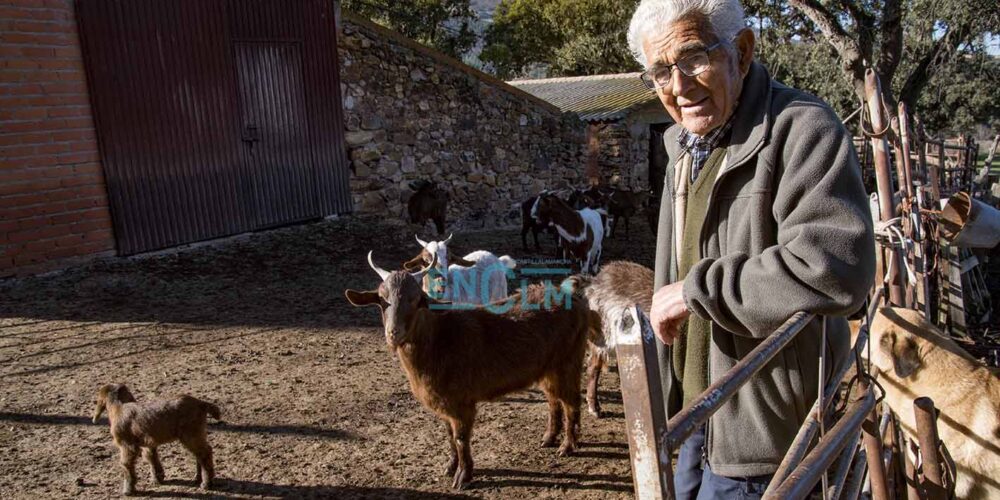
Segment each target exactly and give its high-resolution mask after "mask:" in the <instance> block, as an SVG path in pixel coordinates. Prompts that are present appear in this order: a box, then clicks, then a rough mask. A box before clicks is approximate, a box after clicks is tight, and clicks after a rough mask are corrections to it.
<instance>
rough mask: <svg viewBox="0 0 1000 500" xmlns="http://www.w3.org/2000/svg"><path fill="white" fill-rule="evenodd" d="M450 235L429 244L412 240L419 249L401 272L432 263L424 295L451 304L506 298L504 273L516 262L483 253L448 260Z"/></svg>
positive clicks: (476, 252) (509, 258) (505, 257)
mask: <svg viewBox="0 0 1000 500" xmlns="http://www.w3.org/2000/svg"><path fill="white" fill-rule="evenodd" d="M453 236H454V234H452V235H449V236H448V238H447V239H445V240H442V241H430V242H427V241H423V240H421V239H420V237H416V239H417V243H419V244H420V246H421V248H422V250H421V251H420V253H419V254H418V255H417V256H416V257H414V258H412V259H410V260H409V261H407V262H405V263H404V264H403V269H406V270H407V271H413V270H415V269H420V268H422V267H424V266H426V265H429V264H430V263H431V262H432V261H434V262H436V264H435V265H434V272H433V273H429V274H427V275H426V276H425V277H424V281H423V286H424V292H425V293H428V294H431V295H432V296H434V297H437V298H440V299H443V300H447V301H450V302H452V303H454V304H488V303H490V302H494V301H497V300H500V299H504V298H506V297H507V272H508V270H510V269H513V268H514V267H516V266H517V262H515V261H514V259H512V258H511V257H510V256H508V255H504V256H502V257H497V256H496V255H494V254H493V253H491V252H488V251H486V250H476V251H475V252H472V253H469V254H467V255H465V256H464V257H459V258H454V259H452V258H451V257H450V256H449V254H448V243H450V242H451V238H452V237H453Z"/></svg>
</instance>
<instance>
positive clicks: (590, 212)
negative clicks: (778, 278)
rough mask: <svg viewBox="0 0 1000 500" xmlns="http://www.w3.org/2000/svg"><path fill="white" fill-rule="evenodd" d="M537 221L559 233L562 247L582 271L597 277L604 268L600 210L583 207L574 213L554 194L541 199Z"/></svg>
mask: <svg viewBox="0 0 1000 500" xmlns="http://www.w3.org/2000/svg"><path fill="white" fill-rule="evenodd" d="M531 215H532V217H534V218H535V219H536V220H538V222H539V223H540V224H542V225H544V226H551V227H554V228H555V229H556V231H558V232H559V237H560V238H561V239H562V242H561V244H562V245H563V248H564V249H565V250H566V251H567V253H568V254H569V255H570V256H572V258H574V259H575V260H576V261H577V262H578V263H579V265H580V272H582V273H584V274H596V273H597V272H598V271H600V266H601V243H602V241H603V239H604V232H605V227H604V222H603V220H602V218H601V217H602V214H601V212H600V211H598V210H594V209H590V208H584V209H582V210H573V209H572V208H570V206H569V205H567V204H566V202H565V201H563V200H562V199H560V198H559V197H558V196H555V195H553V194H544V195H541V196H540V197H539V201H538V203H537V204H536V205H535V208H534V210H533V212H532V214H531Z"/></svg>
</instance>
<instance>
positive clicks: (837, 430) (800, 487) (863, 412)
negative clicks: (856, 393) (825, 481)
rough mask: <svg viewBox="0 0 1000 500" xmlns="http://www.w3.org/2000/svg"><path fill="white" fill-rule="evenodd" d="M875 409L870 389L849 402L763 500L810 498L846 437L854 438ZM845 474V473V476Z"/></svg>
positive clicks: (873, 397) (847, 440) (846, 439)
mask: <svg viewBox="0 0 1000 500" xmlns="http://www.w3.org/2000/svg"><path fill="white" fill-rule="evenodd" d="M874 408H875V396H874V395H872V392H871V390H867V391H865V392H864V393H863V394H862V395H861V396H860V397H858V398H857V399H855V400H854V401H852V402H851V404H850V405H849V406H848V408H847V411H846V412H845V413H844V416H843V417H842V418H841V419H840V420H839V421H837V424H836V425H834V426H833V428H832V429H830V431H829V432H828V433H827V434H826V436H823V439H821V440H820V442H819V444H817V445H816V448H815V449H813V450H812V451H811V452H810V453H809V454H808V455H806V458H805V459H803V460H802V463H801V464H800V465H799V466H798V467H796V468H795V470H794V471H792V473H791V474H789V475H788V478H787V479H786V480H785V481H784V482H782V484H781V486H779V487H778V488H777V489H775V490H774V491H773V492H770V493H765V494H764V499H766V500H778V499H782V500H783V499H788V498H791V499H801V498H805V497H806V496H808V495H809V493H810V491H812V489H813V487H814V486H815V485H816V483H818V482H819V481H820V479H821V477H822V475H823V473H824V472H826V470H827V469H828V468H829V467H830V464H832V463H833V461H834V460H836V459H837V456H838V455H839V454H840V452H841V451H842V450H843V449H844V448H845V447H846V446H847V445H848V444H850V440H849V438H850V437H851V436H852V435H857V434H858V433H859V431H860V429H861V426H862V424H863V423H864V422H865V419H866V418H867V417H868V416H869V414H871V412H872V410H874ZM845 474H846V473H845Z"/></svg>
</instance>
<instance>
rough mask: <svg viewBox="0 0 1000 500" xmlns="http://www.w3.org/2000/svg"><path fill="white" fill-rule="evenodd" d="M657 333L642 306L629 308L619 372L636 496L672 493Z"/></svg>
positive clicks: (668, 495) (622, 328)
mask: <svg viewBox="0 0 1000 500" xmlns="http://www.w3.org/2000/svg"><path fill="white" fill-rule="evenodd" d="M656 342H657V340H656V337H655V336H654V335H653V328H652V327H651V326H650V324H649V319H648V318H647V317H646V315H645V314H644V313H643V312H642V310H641V309H640V308H639V306H635V307H633V308H631V309H630V310H629V311H628V313H627V314H626V315H625V317H624V318H623V320H622V324H621V325H620V329H619V330H618V332H617V346H616V347H615V352H616V354H617V356H618V373H619V376H620V378H621V389H622V403H623V405H624V406H625V431H626V434H627V435H628V450H629V457H630V458H631V460H632V482H633V486H634V488H635V496H636V498H639V499H642V500H646V499H662V498H673V468H672V467H671V463H670V458H671V457H670V455H671V451H672V450H673V448H668V447H667V446H665V444H664V442H663V436H664V434H665V433H666V422H667V417H666V410H665V408H664V405H663V389H662V387H661V384H660V369H659V362H658V361H657V358H656Z"/></svg>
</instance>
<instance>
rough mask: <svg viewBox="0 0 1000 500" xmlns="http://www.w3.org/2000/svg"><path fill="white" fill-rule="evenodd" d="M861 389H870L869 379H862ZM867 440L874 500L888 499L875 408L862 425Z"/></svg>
mask: <svg viewBox="0 0 1000 500" xmlns="http://www.w3.org/2000/svg"><path fill="white" fill-rule="evenodd" d="M858 386H859V388H860V390H861V391H865V392H867V391H870V390H871V387H870V385H869V383H868V380H866V379H861V382H860V383H859V384H858ZM861 430H862V435H863V436H864V440H865V453H866V454H867V455H868V457H870V458H869V460H868V479H869V481H870V484H871V488H872V498H873V499H874V500H888V499H889V488H888V485H887V484H886V478H885V463H884V462H882V433H881V432H880V430H879V422H878V421H877V420H876V413H875V411H874V410H872V411H871V412H869V413H868V418H867V419H865V422H864V423H863V424H862V425H861Z"/></svg>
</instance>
